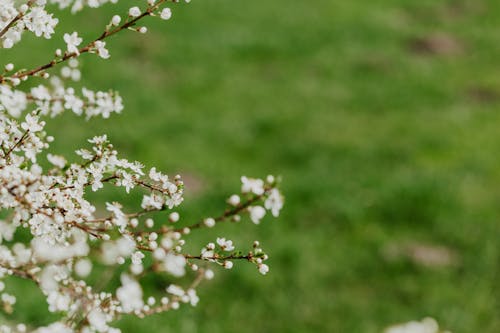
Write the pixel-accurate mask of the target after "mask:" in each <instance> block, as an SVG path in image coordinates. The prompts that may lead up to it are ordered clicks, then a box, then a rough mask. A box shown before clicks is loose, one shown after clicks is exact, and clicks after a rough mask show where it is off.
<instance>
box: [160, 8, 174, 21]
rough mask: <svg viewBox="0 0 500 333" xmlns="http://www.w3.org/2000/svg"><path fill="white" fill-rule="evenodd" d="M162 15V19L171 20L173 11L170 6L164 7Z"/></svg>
mask: <svg viewBox="0 0 500 333" xmlns="http://www.w3.org/2000/svg"><path fill="white" fill-rule="evenodd" d="M160 17H161V19H162V20H169V19H170V18H171V17H172V11H171V10H170V8H163V9H162V11H161V13H160Z"/></svg>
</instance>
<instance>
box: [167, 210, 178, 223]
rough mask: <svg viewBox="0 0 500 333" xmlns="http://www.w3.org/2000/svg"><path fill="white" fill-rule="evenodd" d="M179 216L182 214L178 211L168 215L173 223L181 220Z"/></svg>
mask: <svg viewBox="0 0 500 333" xmlns="http://www.w3.org/2000/svg"><path fill="white" fill-rule="evenodd" d="M179 218H180V216H179V213H177V212H173V213H170V215H169V216H168V220H169V221H170V222H172V223H175V222H177V221H179Z"/></svg>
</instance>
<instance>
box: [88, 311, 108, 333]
mask: <svg viewBox="0 0 500 333" xmlns="http://www.w3.org/2000/svg"><path fill="white" fill-rule="evenodd" d="M87 320H88V321H89V323H90V325H92V327H94V328H95V330H96V331H97V332H107V331H108V329H109V327H108V324H107V319H106V315H105V314H104V313H103V312H102V311H101V310H100V309H98V308H95V309H93V310H92V311H90V312H89V314H88V315H87Z"/></svg>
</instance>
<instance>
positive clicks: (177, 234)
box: [0, 0, 283, 333]
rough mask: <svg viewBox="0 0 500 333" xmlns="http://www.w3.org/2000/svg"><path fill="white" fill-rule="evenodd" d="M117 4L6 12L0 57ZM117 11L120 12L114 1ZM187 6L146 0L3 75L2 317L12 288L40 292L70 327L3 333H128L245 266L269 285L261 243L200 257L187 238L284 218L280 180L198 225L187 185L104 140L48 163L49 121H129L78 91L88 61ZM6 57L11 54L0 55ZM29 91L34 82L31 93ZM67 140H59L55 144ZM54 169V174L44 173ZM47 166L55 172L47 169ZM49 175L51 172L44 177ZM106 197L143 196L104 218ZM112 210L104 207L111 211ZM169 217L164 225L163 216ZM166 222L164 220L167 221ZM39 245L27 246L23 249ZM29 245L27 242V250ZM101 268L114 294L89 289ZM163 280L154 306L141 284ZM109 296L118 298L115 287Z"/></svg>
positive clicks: (102, 96)
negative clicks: (182, 211)
mask: <svg viewBox="0 0 500 333" xmlns="http://www.w3.org/2000/svg"><path fill="white" fill-rule="evenodd" d="M106 2H108V1H107V0H50V4H47V1H46V0H38V1H35V0H28V1H26V2H25V3H22V4H19V3H17V2H14V1H13V0H0V46H1V48H12V47H17V44H19V43H20V42H21V40H22V37H23V36H24V35H25V34H28V33H32V34H34V35H35V36H37V37H43V38H47V39H49V38H51V37H52V36H53V34H54V29H55V28H56V26H57V24H58V19H57V18H56V17H54V14H53V13H50V12H49V11H50V10H55V9H57V8H56V7H57V6H58V7H59V9H65V8H66V7H70V8H71V11H72V12H76V11H78V10H80V9H82V8H83V7H85V6H88V7H94V8H95V7H99V6H101V5H103V4H104V3H106ZM110 2H116V1H113V0H111V1H110ZM177 2H178V0H177V1H167V0H148V1H147V2H146V3H144V4H143V5H142V6H141V5H138V6H134V7H132V8H130V9H129V10H128V11H127V12H126V13H122V14H117V15H114V16H113V17H111V18H110V21H109V24H108V25H107V26H106V27H103V32H102V34H100V35H98V36H96V37H95V39H93V40H89V41H84V40H83V39H82V38H81V37H80V36H79V34H78V33H77V32H67V33H65V34H64V37H63V40H62V41H61V44H62V45H64V47H62V48H61V49H57V50H55V51H54V55H53V57H52V58H51V59H50V58H49V59H48V60H47V61H45V62H41V63H40V64H39V65H38V66H34V67H33V68H16V65H15V64H14V63H7V64H4V69H3V71H2V72H1V73H0V212H1V213H2V215H0V216H7V217H6V218H4V219H1V220H0V306H1V310H0V311H3V312H4V316H6V317H7V318H9V315H10V314H12V313H13V312H14V311H15V303H16V295H14V294H13V293H12V292H9V290H10V289H9V285H8V281H10V279H6V278H7V277H12V278H19V279H26V280H30V281H31V282H32V283H33V284H34V285H35V286H37V287H38V288H39V289H40V292H41V293H42V294H43V295H45V297H46V300H47V304H48V310H49V311H51V312H55V313H58V314H60V319H59V320H58V321H56V322H54V323H52V324H50V325H48V326H45V327H33V326H31V325H29V324H27V323H14V322H11V321H8V322H7V323H0V332H38V333H43V332H51V333H70V332H86V333H90V332H113V333H115V332H119V329H117V328H113V327H112V325H113V322H114V321H115V320H116V319H118V318H119V317H120V316H122V315H133V316H137V317H138V318H142V317H145V316H148V315H151V314H155V313H161V312H164V311H169V310H175V309H178V308H179V307H180V306H181V304H183V303H188V304H191V305H193V306H194V305H196V304H197V302H198V296H197V294H196V288H197V287H198V285H199V284H200V283H201V282H202V281H203V280H204V279H211V278H213V276H214V273H213V271H212V270H211V268H210V267H211V265H220V266H222V267H224V268H226V269H230V268H232V266H233V263H234V262H235V261H236V260H242V261H247V262H249V263H251V264H253V265H255V266H256V269H257V270H258V272H260V273H261V274H266V273H267V272H268V271H269V267H268V266H267V265H266V264H265V261H266V260H267V259H268V257H267V255H266V254H265V253H264V251H263V250H262V249H261V247H260V244H259V242H258V241H255V242H253V244H250V245H249V246H247V247H246V248H245V247H244V248H242V249H236V247H235V244H233V242H232V241H231V240H229V239H226V238H224V237H219V238H217V239H215V240H214V241H213V242H210V243H208V244H206V245H199V248H200V249H201V250H200V252H198V253H187V252H186V251H185V250H184V247H185V244H186V242H187V241H188V239H189V234H190V233H191V232H195V231H201V230H203V229H205V228H214V227H217V225H218V224H220V223H224V222H238V221H240V220H241V219H248V220H250V221H251V222H253V223H255V224H259V223H260V221H261V220H262V219H263V218H264V216H265V215H266V214H268V212H269V214H271V215H273V216H275V217H276V216H278V214H279V212H280V210H281V208H282V206H283V198H282V195H281V194H280V192H279V190H278V189H277V186H278V183H279V179H278V178H275V177H273V176H267V177H266V178H265V179H257V178H249V177H245V176H244V177H241V183H242V184H241V190H240V191H239V192H240V193H238V194H233V195H230V196H228V199H227V203H226V204H225V205H226V208H222V207H221V213H220V215H218V216H211V217H210V216H206V217H202V218H200V220H199V221H194V222H192V223H191V224H190V223H189V222H188V221H186V223H182V225H186V226H184V227H178V225H179V224H178V222H179V220H180V219H181V217H180V215H179V213H178V212H177V211H176V208H177V207H178V206H179V205H180V204H181V203H182V202H183V192H184V183H183V181H182V178H181V176H179V175H176V176H173V177H169V176H167V175H166V174H165V173H163V172H161V171H159V170H157V169H156V168H154V167H153V168H151V169H149V170H146V169H145V167H144V166H143V165H142V164H141V163H140V162H132V161H129V160H127V159H125V158H123V157H122V156H120V155H119V154H118V152H117V151H116V150H115V149H114V147H113V145H112V144H111V143H110V142H109V141H108V138H107V136H106V135H105V134H103V135H100V136H95V137H93V138H91V139H89V140H88V143H86V144H85V145H84V146H83V147H81V148H80V149H78V150H76V152H75V154H74V155H73V156H67V157H64V156H60V155H56V154H52V153H50V144H51V142H53V140H55V139H54V137H53V136H52V135H49V133H47V132H46V131H45V124H46V121H50V118H52V117H55V116H59V115H61V114H62V113H64V112H67V111H70V112H73V113H75V114H77V115H81V116H84V117H85V118H86V119H88V118H91V117H98V116H100V117H103V118H109V117H110V116H111V115H112V114H114V113H120V112H121V111H122V110H123V104H122V99H121V97H120V95H119V94H118V93H117V92H110V91H107V92H104V91H93V90H90V89H86V88H83V89H81V90H80V91H77V89H75V88H73V87H72V86H71V84H72V82H74V81H78V80H79V79H80V76H81V72H80V70H79V69H78V66H79V64H78V58H79V57H81V56H83V55H84V54H86V53H93V54H95V55H97V56H99V57H101V58H103V59H109V58H110V53H109V51H108V43H109V40H108V39H109V37H111V36H113V35H115V34H119V33H126V32H127V31H130V30H133V31H135V32H139V33H146V32H147V28H146V27H145V26H142V25H140V24H142V22H143V19H144V18H146V17H150V16H151V17H158V18H159V19H163V20H169V19H170V17H171V15H172V12H171V9H170V8H169V7H168V5H169V4H171V5H174V4H175V3H177ZM0 52H1V50H0ZM25 81H30V85H29V87H30V88H29V87H28V85H27V84H25V83H24V82H25ZM55 134H56V135H57V133H55ZM40 161H44V163H40ZM45 161H47V162H45ZM45 164H47V165H50V167H48V168H45V169H44V168H43V167H42V166H41V165H45ZM106 186H114V187H118V188H121V189H123V191H125V192H126V193H131V192H132V191H139V192H140V193H142V201H141V202H138V203H137V205H136V207H137V208H136V209H133V208H130V209H129V208H125V207H124V206H123V205H122V204H120V203H119V202H116V201H114V200H112V199H110V200H109V201H108V202H105V207H106V212H107V213H100V214H98V213H97V212H96V208H95V203H92V202H90V201H89V200H88V199H87V196H86V194H87V193H88V192H91V191H93V192H96V191H100V190H101V189H103V188H104V187H106ZM101 204H103V203H101ZM159 212H164V214H157V213H159ZM165 212H166V213H165ZM26 231H27V232H28V233H29V237H28V238H29V239H28V240H26V237H18V234H19V233H23V232H24V233H26ZM21 239H22V241H21ZM96 266H107V267H109V268H111V269H112V271H115V270H116V271H119V272H122V273H121V275H120V281H121V284H120V285H119V286H118V287H117V288H116V289H115V290H113V291H109V290H108V291H103V287H102V286H95V285H91V284H89V282H88V279H87V277H88V276H89V275H90V274H91V272H92V270H93V269H96V268H95V267H96ZM150 275H158V276H160V277H164V279H163V280H164V281H172V280H173V279H175V278H181V277H183V279H179V283H171V282H165V286H164V292H163V293H162V294H157V293H155V294H153V295H147V294H146V293H145V292H144V290H143V286H142V284H141V283H143V279H144V278H145V277H146V276H150ZM107 287H109V286H107Z"/></svg>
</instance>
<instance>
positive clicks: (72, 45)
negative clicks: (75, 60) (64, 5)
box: [64, 31, 83, 55]
mask: <svg viewBox="0 0 500 333" xmlns="http://www.w3.org/2000/svg"><path fill="white" fill-rule="evenodd" d="M82 40H83V39H81V38H80V37H78V33H77V32H76V31H75V32H73V33H72V34H71V35H70V34H67V33H66V34H64V41H65V42H66V46H67V49H68V52H69V53H76V54H77V55H79V54H80V51H79V50H78V45H80V43H81V42H82Z"/></svg>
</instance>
